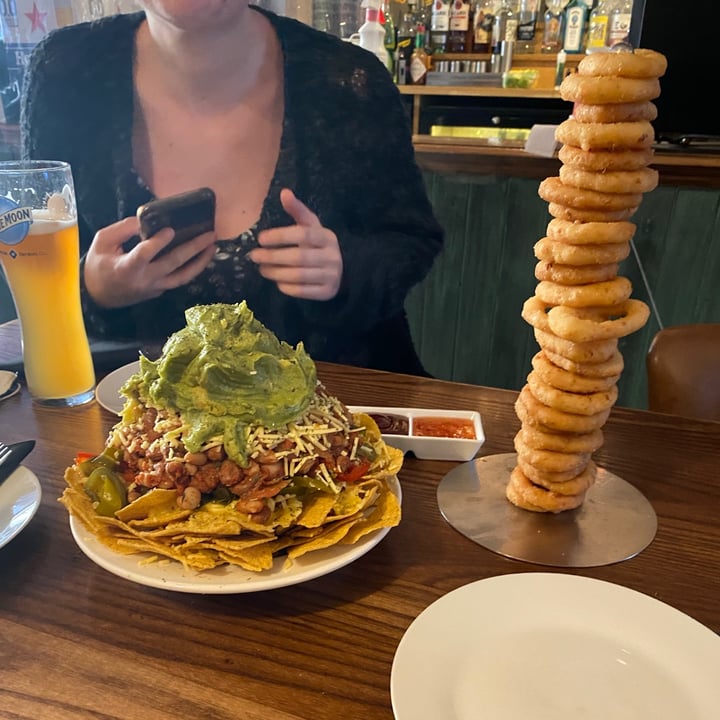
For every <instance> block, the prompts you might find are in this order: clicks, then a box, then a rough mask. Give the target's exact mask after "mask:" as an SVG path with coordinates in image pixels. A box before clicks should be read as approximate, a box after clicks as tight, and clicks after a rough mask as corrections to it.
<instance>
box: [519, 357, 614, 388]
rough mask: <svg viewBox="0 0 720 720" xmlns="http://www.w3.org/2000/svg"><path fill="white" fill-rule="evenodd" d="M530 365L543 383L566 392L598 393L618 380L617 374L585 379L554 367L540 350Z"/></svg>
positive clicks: (556, 366)
mask: <svg viewBox="0 0 720 720" xmlns="http://www.w3.org/2000/svg"><path fill="white" fill-rule="evenodd" d="M531 364H532V367H533V371H534V372H536V373H537V374H538V376H539V377H540V379H541V380H542V381H543V382H545V383H547V384H548V385H552V386H553V387H556V388H559V389H560V390H567V391H568V392H575V393H593V392H600V391H602V390H608V389H609V388H611V387H612V386H613V385H615V384H616V383H617V381H618V380H619V379H620V374H619V373H618V374H617V375H608V376H607V377H585V376H583V375H577V374H576V373H573V372H570V371H569V370H565V369H564V368H562V367H560V366H558V365H555V363H553V362H551V361H550V360H549V359H548V358H547V356H546V354H545V351H542V350H541V351H540V352H538V353H536V354H535V355H534V356H533V358H532V360H531Z"/></svg>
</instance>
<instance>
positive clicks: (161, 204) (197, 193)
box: [137, 188, 215, 255]
mask: <svg viewBox="0 0 720 720" xmlns="http://www.w3.org/2000/svg"><path fill="white" fill-rule="evenodd" d="M137 214H138V218H139V219H140V231H141V233H142V236H143V238H145V239H147V238H150V237H152V236H153V235H154V234H155V233H156V232H158V230H161V229H162V228H164V227H171V228H173V230H175V237H174V238H173V240H172V242H171V243H170V244H169V245H168V246H167V247H166V248H164V249H163V250H162V252H161V253H159V255H164V254H165V253H167V252H170V250H172V249H173V248H175V247H177V246H178V245H181V244H182V243H184V242H186V241H187V240H191V239H192V238H194V237H197V236H198V235H201V234H202V233H205V232H209V231H210V230H213V229H214V227H215V193H214V192H213V191H212V190H211V189H210V188H199V189H197V190H191V191H190V192H186V193H181V194H179V195H173V196H172V197H168V198H161V199H159V200H152V201H150V202H149V203H146V204H145V205H143V206H141V207H140V208H138V213H137Z"/></svg>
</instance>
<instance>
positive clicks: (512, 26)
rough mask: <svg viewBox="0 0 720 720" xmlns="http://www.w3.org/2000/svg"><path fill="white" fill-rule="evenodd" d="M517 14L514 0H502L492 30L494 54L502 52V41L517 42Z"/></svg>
mask: <svg viewBox="0 0 720 720" xmlns="http://www.w3.org/2000/svg"><path fill="white" fill-rule="evenodd" d="M517 26H518V21H517V15H516V14H515V11H514V9H513V3H512V0H502V4H501V5H500V9H499V10H498V11H497V15H495V21H494V23H493V32H492V51H493V54H495V55H499V54H500V43H501V42H508V43H515V41H516V40H517Z"/></svg>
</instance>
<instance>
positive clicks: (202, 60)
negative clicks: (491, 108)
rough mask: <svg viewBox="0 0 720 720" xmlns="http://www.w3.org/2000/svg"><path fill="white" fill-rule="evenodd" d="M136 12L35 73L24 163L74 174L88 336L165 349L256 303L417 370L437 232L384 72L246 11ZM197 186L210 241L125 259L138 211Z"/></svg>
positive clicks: (43, 58)
mask: <svg viewBox="0 0 720 720" xmlns="http://www.w3.org/2000/svg"><path fill="white" fill-rule="evenodd" d="M139 4H140V5H141V6H142V8H143V12H138V13H134V14H130V15H117V16H113V17H108V18H104V19H102V20H100V21H97V22H95V23H91V24H81V25H75V26H71V27H66V28H62V29H60V30H57V31H55V32H53V33H51V34H50V35H49V36H48V37H46V38H45V40H44V41H43V42H42V43H40V44H39V45H38V46H37V48H36V49H35V51H34V53H33V55H32V57H31V60H30V63H29V67H28V69H27V74H26V88H25V93H24V100H23V114H22V133H23V150H24V155H25V156H27V157H30V158H38V159H62V160H66V161H68V162H69V163H70V164H71V166H72V169H73V176H74V182H75V188H76V194H77V200H78V210H79V216H80V217H79V223H80V233H81V250H82V252H83V253H85V255H84V258H83V272H82V278H83V280H82V285H83V286H82V293H83V303H84V309H85V316H86V322H87V326H88V332H89V333H90V334H91V335H94V336H99V337H113V338H142V339H155V340H160V341H161V340H162V339H164V338H165V337H167V335H168V334H169V333H171V332H173V331H174V330H176V329H178V328H179V327H182V326H183V325H184V324H185V323H184V317H183V312H184V310H185V308H187V307H189V306H191V305H195V304H199V303H211V302H239V301H240V300H242V299H245V300H247V302H248V305H249V307H250V308H251V310H252V311H253V312H254V313H255V315H256V317H257V318H258V319H259V320H260V321H261V322H263V323H264V324H265V325H267V326H268V327H269V328H270V329H272V330H273V331H274V332H275V333H276V334H277V335H278V336H279V337H280V338H281V339H283V340H285V341H287V342H289V343H291V344H296V343H297V342H299V341H303V343H304V345H305V347H306V349H307V350H308V352H309V353H310V354H311V356H312V357H313V358H314V359H316V360H327V361H334V362H341V363H349V364H356V365H363V366H368V367H377V368H383V369H390V370H395V371H400V372H403V371H404V372H412V373H423V372H424V371H423V369H422V366H421V364H420V362H419V361H418V359H417V356H416V354H415V352H414V349H413V346H412V341H411V338H410V332H409V329H408V324H407V319H406V316H405V312H404V302H405V298H406V296H407V293H408V291H409V290H410V289H411V288H412V287H413V286H414V285H415V284H417V283H418V282H419V281H420V280H422V278H423V277H424V276H425V275H426V274H427V272H428V271H429V269H430V267H431V265H432V263H433V261H434V258H435V257H436V255H437V254H438V252H439V251H440V249H441V245H442V230H441V228H440V227H439V225H438V223H437V221H436V220H435V218H434V215H433V212H432V208H431V206H430V203H429V201H428V198H427V196H426V193H425V189H424V186H423V181H422V176H421V174H420V172H419V170H418V168H417V166H416V164H415V161H414V155H413V148H412V144H411V139H410V134H409V128H408V123H407V119H406V116H405V111H404V108H403V106H402V103H401V98H400V96H399V94H398V92H397V89H396V88H395V87H394V85H393V83H392V81H391V78H390V76H389V74H388V72H387V70H386V69H385V68H384V67H383V66H382V64H381V63H380V62H378V60H377V59H376V58H375V57H374V56H372V55H371V54H370V53H368V52H366V51H365V50H362V49H360V48H358V47H355V46H353V45H351V44H349V43H343V42H342V41H340V40H339V39H337V38H335V37H333V36H331V35H327V34H324V33H320V32H318V31H315V30H313V29H312V28H310V27H308V26H306V25H303V24H302V23H299V22H296V21H294V20H291V19H289V18H283V17H279V16H276V15H274V14H272V13H269V12H266V11H263V10H260V9H259V8H256V7H252V6H249V5H248V4H247V2H246V1H245V0H140V3H139ZM201 186H209V187H211V188H212V189H213V190H214V191H215V193H216V196H217V208H216V217H215V233H206V234H204V235H201V236H199V237H196V238H195V239H193V240H191V241H189V242H188V243H186V244H185V245H183V246H181V247H179V248H177V249H175V250H173V251H171V252H169V253H167V254H164V255H162V256H158V257H156V255H157V253H158V252H159V251H160V250H161V249H162V248H163V247H165V245H167V244H168V243H169V242H170V240H171V239H172V236H173V231H172V230H171V229H169V228H166V229H163V230H161V231H160V232H158V233H157V234H156V235H154V236H153V237H152V238H150V239H149V240H147V241H145V242H141V243H137V244H135V245H134V247H132V249H129V250H127V251H126V249H124V247H125V248H128V247H129V245H128V240H130V239H131V238H133V236H136V235H137V234H138V233H139V227H138V220H137V218H136V217H135V212H136V209H137V208H138V207H139V206H140V205H142V204H143V203H145V202H147V201H149V200H151V199H153V198H155V197H158V198H159V197H167V196H170V195H173V194H176V193H179V192H183V191H188V190H192V189H194V188H197V187H201Z"/></svg>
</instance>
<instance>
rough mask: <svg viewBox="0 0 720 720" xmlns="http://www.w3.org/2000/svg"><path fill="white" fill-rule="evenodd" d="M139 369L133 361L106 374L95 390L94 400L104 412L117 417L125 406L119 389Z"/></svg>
mask: <svg viewBox="0 0 720 720" xmlns="http://www.w3.org/2000/svg"><path fill="white" fill-rule="evenodd" d="M139 369H140V362H139V361H138V360H135V361H134V362H131V363H128V364H127V365H123V366H122V367H120V368H118V369H117V370H113V371H112V372H111V373H108V374H107V375H106V376H105V377H104V378H103V379H102V380H101V381H100V382H99V383H98V384H97V387H96V388H95V399H96V400H97V401H98V403H99V404H100V405H102V406H103V407H104V408H105V409H106V410H109V411H110V412H112V413H116V414H117V415H119V414H120V413H121V412H122V409H123V407H124V405H125V398H124V397H123V396H122V395H121V394H120V388H121V387H122V386H123V385H124V384H125V381H126V380H127V379H128V378H129V377H130V376H131V375H134V374H135V373H136V372H137V371H138V370H139Z"/></svg>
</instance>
